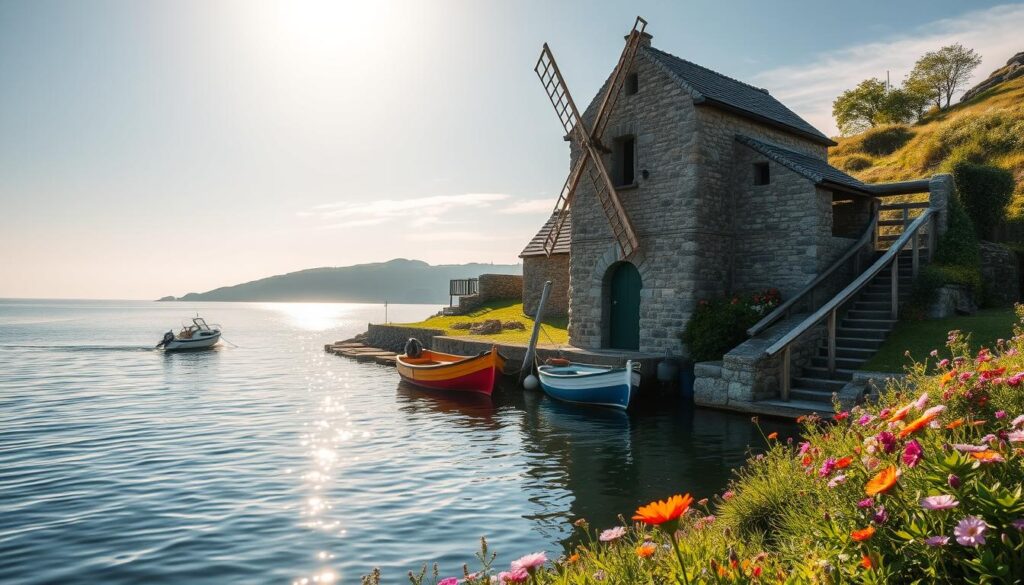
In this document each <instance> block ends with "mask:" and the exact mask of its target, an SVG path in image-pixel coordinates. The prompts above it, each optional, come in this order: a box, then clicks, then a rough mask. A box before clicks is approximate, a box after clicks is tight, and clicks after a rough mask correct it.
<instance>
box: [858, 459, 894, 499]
mask: <svg viewBox="0 0 1024 585" xmlns="http://www.w3.org/2000/svg"><path fill="white" fill-rule="evenodd" d="M899 475H900V474H899V470H898V469H896V466H895V465H890V466H889V467H886V468H885V469H883V470H882V471H880V472H878V475H876V476H875V477H872V478H871V479H870V480H868V483H867V485H865V486H864V493H865V494H867V495H869V496H874V495H878V494H884V493H885V492H887V491H889V490H890V489H892V486H894V485H896V480H897V479H898V478H899Z"/></svg>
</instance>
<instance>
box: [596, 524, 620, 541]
mask: <svg viewBox="0 0 1024 585" xmlns="http://www.w3.org/2000/svg"><path fill="white" fill-rule="evenodd" d="M625 535H626V529H625V528H623V527H622V526H616V527H615V528H609V529H608V530H605V531H604V532H602V533H601V535H600V536H598V537H597V539H598V540H600V541H601V542H612V541H615V540H618V539H620V538H622V537H623V536H625Z"/></svg>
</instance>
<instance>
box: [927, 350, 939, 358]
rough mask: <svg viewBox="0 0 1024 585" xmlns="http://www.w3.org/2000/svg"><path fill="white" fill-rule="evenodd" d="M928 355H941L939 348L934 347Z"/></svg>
mask: <svg viewBox="0 0 1024 585" xmlns="http://www.w3.org/2000/svg"><path fill="white" fill-rule="evenodd" d="M928 355H930V356H932V357H933V358H934V357H939V350H937V349H933V350H932V351H931V353H929V354H928Z"/></svg>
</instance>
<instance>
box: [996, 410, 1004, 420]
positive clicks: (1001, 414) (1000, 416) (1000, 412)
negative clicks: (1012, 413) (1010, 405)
mask: <svg viewBox="0 0 1024 585" xmlns="http://www.w3.org/2000/svg"><path fill="white" fill-rule="evenodd" d="M996 418H997V419H999V420H1002V419H1004V418H1006V411H1005V410H997V411H996Z"/></svg>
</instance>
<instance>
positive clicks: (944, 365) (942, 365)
mask: <svg viewBox="0 0 1024 585" xmlns="http://www.w3.org/2000/svg"><path fill="white" fill-rule="evenodd" d="M938 366H939V367H940V368H943V369H945V368H947V367H949V360H947V359H945V358H943V359H941V360H939V364H938Z"/></svg>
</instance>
